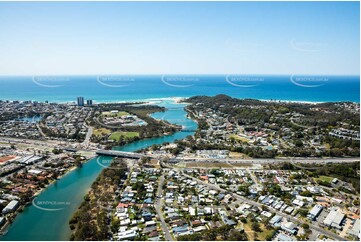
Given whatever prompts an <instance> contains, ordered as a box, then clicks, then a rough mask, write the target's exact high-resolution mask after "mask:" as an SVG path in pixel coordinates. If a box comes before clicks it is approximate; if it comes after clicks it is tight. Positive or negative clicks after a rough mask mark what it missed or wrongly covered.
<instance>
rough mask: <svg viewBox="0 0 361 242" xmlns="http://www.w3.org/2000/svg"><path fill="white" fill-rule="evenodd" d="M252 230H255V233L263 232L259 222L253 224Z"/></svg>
mask: <svg viewBox="0 0 361 242" xmlns="http://www.w3.org/2000/svg"><path fill="white" fill-rule="evenodd" d="M252 229H253V230H254V231H256V232H262V230H261V226H260V225H259V223H258V222H253V223H252Z"/></svg>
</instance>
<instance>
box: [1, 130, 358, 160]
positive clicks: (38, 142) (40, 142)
mask: <svg viewBox="0 0 361 242" xmlns="http://www.w3.org/2000/svg"><path fill="white" fill-rule="evenodd" d="M0 142H6V143H9V144H20V143H25V144H34V145H40V146H49V147H52V148H55V147H56V148H66V147H69V146H74V145H79V144H80V143H77V142H67V143H65V142H64V141H56V140H31V139H19V138H5V137H1V138H0ZM76 150H79V151H90V152H96V153H97V154H98V155H108V156H119V157H125V158H134V159H138V158H141V157H143V156H147V157H150V158H154V159H161V158H162V156H160V155H145V154H140V153H134V152H123V151H115V150H92V149H76ZM172 160H175V161H176V162H197V161H204V162H217V163H219V162H224V163H228V164H230V165H232V164H260V165H266V164H277V163H282V162H291V163H292V164H314V163H318V164H327V163H351V162H357V161H360V157H350V158H349V157H347V158H343V157H341V158H333V157H331V158H330V157H324V158H316V157H311V158H302V157H280V158H273V159H261V158H255V159H234V158H219V159H212V158H193V157H189V158H188V157H185V158H183V157H182V158H172Z"/></svg>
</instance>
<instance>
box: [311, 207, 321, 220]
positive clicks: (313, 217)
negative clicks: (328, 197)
mask: <svg viewBox="0 0 361 242" xmlns="http://www.w3.org/2000/svg"><path fill="white" fill-rule="evenodd" d="M322 209H323V207H322V206H321V205H319V204H316V205H315V206H314V207H313V208H312V209H311V211H310V212H309V213H308V215H307V218H309V219H310V220H316V218H317V217H318V215H320V213H321V212H322Z"/></svg>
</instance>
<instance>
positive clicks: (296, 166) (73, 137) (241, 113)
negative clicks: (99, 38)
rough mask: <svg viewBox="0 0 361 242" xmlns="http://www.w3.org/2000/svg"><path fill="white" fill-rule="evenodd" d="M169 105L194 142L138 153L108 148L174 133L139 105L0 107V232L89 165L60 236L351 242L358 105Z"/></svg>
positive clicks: (356, 226) (225, 100) (356, 230)
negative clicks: (180, 113)
mask: <svg viewBox="0 0 361 242" xmlns="http://www.w3.org/2000/svg"><path fill="white" fill-rule="evenodd" d="M181 101H182V102H184V103H186V105H187V106H186V108H185V111H186V112H187V116H188V118H191V119H193V120H195V121H196V122H197V124H198V129H197V130H196V131H195V132H194V134H193V133H190V134H191V135H189V136H187V137H186V138H184V139H181V140H175V142H172V143H167V142H165V143H162V144H154V145H152V146H148V147H145V148H143V149H141V150H140V151H139V152H138V153H131V152H128V153H127V152H123V151H121V150H119V151H117V150H116V149H114V147H117V146H119V145H125V144H131V143H132V142H135V141H138V140H142V139H144V138H150V137H159V136H162V135H169V134H172V133H175V132H182V129H183V130H185V129H186V127H181V126H179V125H176V124H171V123H168V122H166V121H162V120H157V119H154V118H153V117H152V116H151V115H152V113H155V112H164V111H166V109H165V108H162V107H158V106H155V105H149V104H146V103H145V104H144V103H141V104H131V105H128V104H124V103H122V104H95V103H93V101H92V100H87V101H86V102H85V101H84V98H83V97H79V98H78V99H77V102H75V103H65V104H57V103H49V102H33V101H1V102H0V112H1V113H2V115H1V123H0V154H1V156H0V177H1V181H0V182H1V183H0V184H1V187H0V206H1V211H2V216H1V218H0V224H1V226H2V229H1V231H2V234H6V233H7V231H8V229H9V228H11V223H12V222H13V221H14V220H15V219H16V216H17V214H18V213H21V212H22V211H24V210H25V209H27V206H28V205H29V204H35V205H39V204H36V201H35V198H36V197H37V196H38V195H39V194H40V193H41V192H42V191H44V189H46V188H47V187H48V186H49V185H51V184H56V182H57V181H58V180H59V179H61V178H62V177H63V176H64V175H66V174H67V173H69V172H70V171H73V170H75V169H82V166H83V165H86V164H87V162H88V160H91V159H96V162H97V163H99V172H101V173H100V175H99V177H98V180H100V181H102V182H95V183H94V184H93V185H92V189H90V191H89V193H88V194H86V196H85V198H84V199H85V200H84V202H83V205H81V206H80V208H79V209H78V211H76V212H75V213H74V214H75V215H74V216H73V218H72V219H71V220H70V221H69V226H70V229H71V239H72V240H153V241H159V240H168V241H171V240H193V241H194V240H196V241H198V240H242V241H245V240H249V241H254V240H273V241H292V240H294V241H299V240H310V241H324V240H336V241H338V240H341V241H342V240H359V238H360V237H359V236H360V210H359V205H360V199H359V188H360V184H359V176H360V172H359V171H360V165H359V140H360V136H359V131H358V130H359V112H360V107H359V104H356V103H332V104H328V103H325V104H312V105H311V104H291V103H280V102H271V101H269V102H265V101H257V100H239V99H232V98H229V97H225V96H216V97H213V98H206V97H201V98H200V97H193V98H190V99H186V100H181ZM315 113H318V115H320V116H317V115H315ZM242 117H244V118H242ZM310 117H312V119H311V118H310ZM331 117H332V119H331ZM341 117H342V118H341ZM192 134H193V135H192ZM184 137H185V136H184ZM110 149H113V150H112V151H111V150H110ZM99 154H102V155H103V156H104V155H109V156H112V157H114V156H115V157H118V158H114V160H113V161H112V162H111V163H107V164H102V158H101V157H102V156H98V155H99ZM104 157H105V156H104ZM112 157H111V158H112ZM105 161H106V162H108V161H109V160H108V159H105ZM321 167H322V169H319V168H321ZM109 178H112V179H109ZM34 201H35V202H34ZM44 212H46V210H44ZM98 215H99V216H98ZM89 218H90V219H89ZM84 219H85V220H84ZM90 230H92V232H90Z"/></svg>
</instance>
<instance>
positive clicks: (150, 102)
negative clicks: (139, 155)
mask: <svg viewBox="0 0 361 242" xmlns="http://www.w3.org/2000/svg"><path fill="white" fill-rule="evenodd" d="M225 95H227V94H225ZM194 96H198V95H194ZM194 96H189V97H180V96H179V97H154V98H145V99H130V100H99V101H97V100H96V99H92V100H93V102H95V105H97V104H109V103H138V102H144V104H143V105H156V104H159V103H161V102H164V101H173V103H177V104H188V103H187V102H183V100H184V99H188V98H191V97H194ZM202 96H203V95H202ZM207 96H208V95H207ZM231 97H232V96H231ZM232 98H236V99H240V100H243V99H253V100H258V101H262V102H283V103H301V104H320V103H344V102H350V103H358V104H360V102H355V101H307V100H284V99H258V98H237V97H232ZM9 101H21V102H24V101H26V100H9ZM31 101H32V102H40V103H44V102H45V101H38V100H31ZM49 103H57V104H68V105H76V102H75V101H64V100H63V101H60V100H54V101H49Z"/></svg>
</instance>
